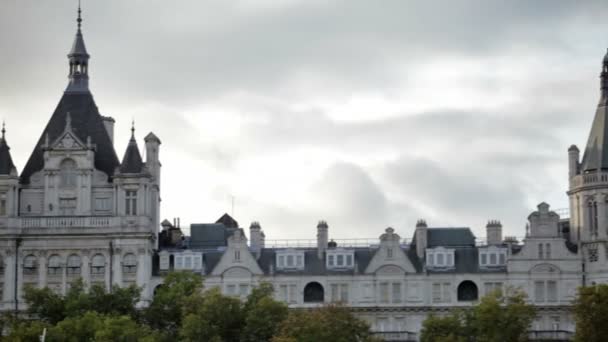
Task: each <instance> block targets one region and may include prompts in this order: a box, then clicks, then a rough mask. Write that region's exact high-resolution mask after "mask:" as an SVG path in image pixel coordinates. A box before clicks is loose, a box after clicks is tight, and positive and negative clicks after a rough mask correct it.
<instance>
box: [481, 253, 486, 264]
mask: <svg viewBox="0 0 608 342" xmlns="http://www.w3.org/2000/svg"><path fill="white" fill-rule="evenodd" d="M487 263H488V255H487V254H486V253H482V254H481V264H482V265H486V264H487Z"/></svg>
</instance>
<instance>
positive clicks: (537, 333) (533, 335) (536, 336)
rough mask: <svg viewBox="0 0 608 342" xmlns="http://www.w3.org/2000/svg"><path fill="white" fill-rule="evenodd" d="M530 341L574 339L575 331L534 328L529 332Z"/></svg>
mask: <svg viewBox="0 0 608 342" xmlns="http://www.w3.org/2000/svg"><path fill="white" fill-rule="evenodd" d="M528 338H529V339H530V341H552V342H562V341H564V342H565V341H572V340H573V339H574V333H573V332H572V331H565V330H533V331H530V333H529V334H528Z"/></svg>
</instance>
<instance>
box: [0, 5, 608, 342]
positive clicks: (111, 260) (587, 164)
mask: <svg viewBox="0 0 608 342" xmlns="http://www.w3.org/2000/svg"><path fill="white" fill-rule="evenodd" d="M80 26H81V19H80V13H79V16H78V30H77V33H76V37H75V40H74V43H73V46H72V49H71V51H70V53H69V54H68V60H69V83H68V86H67V88H66V90H65V92H64V93H63V95H62V97H61V100H60V101H59V104H58V105H57V108H56V109H55V111H54V113H53V115H52V116H51V118H50V120H49V122H48V124H47V126H46V128H45V129H44V130H43V132H42V134H41V135H40V138H39V139H38V142H37V143H35V145H34V150H33V152H32V154H31V156H30V158H29V160H28V162H27V164H26V165H25V167H24V169H23V170H22V171H21V173H20V174H19V173H18V172H17V169H16V168H15V166H14V164H13V162H12V159H11V155H10V152H9V147H8V143H7V139H6V137H5V131H4V128H3V129H2V137H1V139H0V299H1V301H0V310H19V309H23V308H24V307H23V303H22V297H21V295H22V291H23V288H24V286H25V285H33V286H39V287H44V286H49V287H51V288H53V289H55V290H56V291H57V292H60V293H65V291H66V290H67V289H68V287H69V286H70V283H71V281H73V280H75V279H77V278H80V277H82V278H83V279H84V280H85V282H86V283H87V284H92V283H99V284H104V285H105V286H106V288H108V289H111V288H112V286H124V285H128V284H132V283H135V284H137V285H139V286H141V287H142V288H143V293H142V298H143V300H144V301H143V303H142V304H145V301H147V300H149V299H150V298H151V296H152V295H153V290H154V288H155V287H156V286H158V285H159V284H160V283H162V275H163V274H165V273H166V272H169V271H173V270H192V271H194V272H199V273H201V274H203V275H204V276H205V286H206V287H207V288H210V287H214V286H217V287H220V288H221V289H222V291H223V292H224V293H226V294H230V295H234V296H242V297H244V296H246V295H247V294H248V293H249V292H250V291H251V288H252V287H253V286H256V285H257V284H259V283H260V282H263V281H267V282H271V283H272V284H273V285H274V287H275V289H276V297H277V299H279V300H282V301H285V302H286V303H288V304H289V305H290V307H293V308H306V307H315V306H318V305H322V304H323V303H329V302H337V301H339V302H343V303H346V304H347V305H348V306H350V307H351V308H352V309H353V311H354V312H356V314H357V315H359V316H360V317H362V318H364V319H366V320H367V321H369V322H370V324H371V325H372V327H373V329H374V330H375V331H377V332H378V333H382V334H384V335H383V336H384V337H386V338H387V339H389V340H403V341H405V340H416V338H417V336H418V333H419V331H420V328H421V324H422V322H423V320H424V319H425V318H426V317H427V315H428V314H429V313H442V312H447V311H448V310H449V309H452V308H454V307H461V306H470V305H473V304H474V303H475V302H476V301H477V300H478V299H479V298H480V296H483V295H484V294H485V293H487V292H489V291H492V290H494V289H496V288H505V287H507V286H513V287H517V288H521V289H523V290H524V291H525V292H526V293H527V294H528V296H529V300H530V302H532V303H534V304H535V305H536V306H537V308H538V312H539V315H538V317H537V319H536V321H535V322H534V325H533V332H532V333H531V337H532V338H534V339H542V338H553V339H558V340H559V339H567V338H568V337H569V336H570V335H571V332H572V331H574V322H573V318H572V314H571V311H570V309H571V301H572V299H573V298H574V296H575V294H576V289H577V287H579V286H582V285H589V284H594V283H605V282H608V263H607V257H608V208H607V207H606V206H607V202H608V127H607V125H608V118H607V116H608V55H607V56H606V57H605V58H604V61H603V66H602V73H601V99H600V102H599V104H598V109H597V113H596V117H595V119H594V121H593V124H592V128H591V133H590V136H589V141H588V143H587V146H586V148H585V152H584V155H583V157H582V159H581V158H580V156H579V150H578V148H576V146H572V147H570V149H569V150H568V155H569V179H570V188H569V191H568V196H569V198H570V217H569V220H568V219H566V218H564V219H560V217H559V215H558V214H557V213H556V212H554V211H551V210H550V208H549V205H548V204H546V203H541V204H539V205H538V209H537V210H536V211H534V212H533V213H532V214H530V216H529V217H528V220H529V227H528V230H527V231H526V232H525V238H524V239H523V240H522V241H517V240H515V239H513V238H508V237H506V238H503V236H502V226H501V224H500V222H498V221H490V222H489V223H488V225H487V227H486V229H487V231H486V236H487V239H486V241H485V242H481V241H480V240H477V239H476V238H475V236H474V235H473V233H472V232H471V230H470V229H469V228H466V227H461V228H453V227H432V226H429V225H427V223H426V222H425V221H423V220H421V221H419V222H417V224H416V225H415V227H412V229H411V230H409V231H408V230H404V231H400V232H399V233H400V234H402V235H403V236H400V235H399V234H398V233H397V232H396V231H395V230H394V229H393V228H386V229H385V230H384V232H380V231H379V233H381V235H380V236H379V238H378V239H377V240H376V241H372V242H366V243H361V242H355V243H353V242H352V241H350V242H343V241H333V240H330V230H329V226H328V224H327V223H326V222H323V221H321V222H319V224H318V225H317V227H316V236H317V238H316V240H313V241H314V242H313V243H311V244H306V243H299V244H298V243H296V244H287V243H284V244H282V245H281V244H276V243H274V244H271V243H267V242H266V240H265V236H264V233H263V231H262V228H261V226H260V224H259V223H257V222H253V223H252V224H251V226H250V228H249V231H248V235H249V240H248V239H247V237H246V232H245V230H244V229H242V228H240V227H239V225H238V223H237V222H236V221H235V220H234V219H233V218H232V217H230V216H229V215H224V216H222V217H221V218H220V219H219V220H218V221H217V222H216V223H211V224H194V225H192V226H191V236H190V237H183V236H182V235H181V232H180V230H179V223H177V222H176V223H174V224H171V223H170V222H168V221H164V222H163V223H162V227H163V230H162V232H161V233H160V235H159V234H158V228H159V227H160V226H161V224H160V222H159V209H160V208H159V203H160V161H159V146H160V140H159V139H158V138H157V137H156V136H155V135H154V134H153V133H150V134H148V135H147V136H146V138H145V156H146V159H145V162H144V160H142V157H141V154H140V151H139V148H138V145H137V142H136V140H135V139H134V134H133V132H132V134H131V139H130V141H129V144H128V147H127V150H126V151H125V153H124V157H123V159H122V161H119V159H118V157H117V154H116V152H115V150H114V145H113V139H114V132H113V124H114V120H113V119H112V118H110V117H105V116H102V115H101V114H100V113H99V110H98V108H97V106H96V104H95V102H94V100H93V96H92V94H91V92H90V90H89V87H88V80H89V76H88V74H89V55H88V53H87V51H86V48H85V44H84V39H83V36H82V33H81V27H80ZM523 233H524V232H522V234H523ZM406 234H409V235H410V236H411V239H408V240H406V239H404V238H403V237H404V236H405V235H406Z"/></svg>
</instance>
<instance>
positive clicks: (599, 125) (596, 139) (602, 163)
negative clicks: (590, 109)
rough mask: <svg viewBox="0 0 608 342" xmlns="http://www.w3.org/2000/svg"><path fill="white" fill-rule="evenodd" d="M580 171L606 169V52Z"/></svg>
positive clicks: (607, 149) (607, 168)
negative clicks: (596, 102)
mask: <svg viewBox="0 0 608 342" xmlns="http://www.w3.org/2000/svg"><path fill="white" fill-rule="evenodd" d="M581 171H582V172H597V171H608V52H607V53H606V55H605V56H604V59H603V60H602V72H601V73H600V101H599V103H598V105H597V110H596V112H595V118H594V119H593V124H592V125H591V132H590V133H589V139H588V140H587V146H586V147H585V153H584V154H583V160H582V162H581Z"/></svg>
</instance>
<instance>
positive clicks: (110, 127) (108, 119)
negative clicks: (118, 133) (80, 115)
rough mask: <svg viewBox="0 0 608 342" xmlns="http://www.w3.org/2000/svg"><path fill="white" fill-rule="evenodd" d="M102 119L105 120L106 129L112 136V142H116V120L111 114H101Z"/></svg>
mask: <svg viewBox="0 0 608 342" xmlns="http://www.w3.org/2000/svg"><path fill="white" fill-rule="evenodd" d="M101 120H102V121H103V125H104V127H105V128H106V131H107V132H108V136H109V137H110V142H112V144H114V123H115V122H116V121H114V118H112V117H111V116H103V115H102V116H101Z"/></svg>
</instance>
